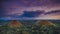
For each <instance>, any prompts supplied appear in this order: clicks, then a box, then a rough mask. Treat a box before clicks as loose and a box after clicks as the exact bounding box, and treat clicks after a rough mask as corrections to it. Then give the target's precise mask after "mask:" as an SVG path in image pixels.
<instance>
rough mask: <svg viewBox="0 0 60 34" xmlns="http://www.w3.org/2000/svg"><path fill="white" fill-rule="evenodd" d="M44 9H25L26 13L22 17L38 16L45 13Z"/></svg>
mask: <svg viewBox="0 0 60 34" xmlns="http://www.w3.org/2000/svg"><path fill="white" fill-rule="evenodd" d="M43 13H44V11H39V10H37V11H24V14H22V15H21V17H38V16H39V15H41V14H43Z"/></svg>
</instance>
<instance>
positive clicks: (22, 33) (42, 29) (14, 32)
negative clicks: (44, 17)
mask: <svg viewBox="0 0 60 34" xmlns="http://www.w3.org/2000/svg"><path fill="white" fill-rule="evenodd" d="M55 25H56V24H55ZM0 34H60V26H59V25H58V24H57V25H56V26H48V25H36V24H35V23H34V24H32V25H31V26H28V25H27V26H24V25H23V26H22V27H13V28H9V27H8V26H7V25H3V26H0Z"/></svg>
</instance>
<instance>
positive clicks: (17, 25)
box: [8, 20, 22, 27]
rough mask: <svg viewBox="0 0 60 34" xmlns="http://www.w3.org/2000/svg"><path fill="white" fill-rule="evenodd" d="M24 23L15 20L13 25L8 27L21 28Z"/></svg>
mask: <svg viewBox="0 0 60 34" xmlns="http://www.w3.org/2000/svg"><path fill="white" fill-rule="evenodd" d="M21 26H22V23H21V22H19V21H17V20H13V21H12V22H11V23H9V24H8V27H21Z"/></svg>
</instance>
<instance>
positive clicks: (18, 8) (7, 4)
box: [0, 0, 60, 19]
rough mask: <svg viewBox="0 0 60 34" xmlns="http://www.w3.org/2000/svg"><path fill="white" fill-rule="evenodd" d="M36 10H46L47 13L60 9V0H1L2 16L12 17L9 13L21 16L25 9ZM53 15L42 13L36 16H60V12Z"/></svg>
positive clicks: (0, 12)
mask: <svg viewBox="0 0 60 34" xmlns="http://www.w3.org/2000/svg"><path fill="white" fill-rule="evenodd" d="M36 10H40V11H42V10H44V11H45V13H46V12H49V11H53V10H60V0H3V1H1V10H0V14H1V16H0V17H3V16H4V17H6V18H12V17H11V16H7V15H16V16H21V15H23V14H24V12H23V11H36ZM52 15H53V16H52ZM52 15H50V14H48V15H44V14H41V15H39V16H36V17H35V18H37V17H39V18H41V17H43V18H46V16H52V17H48V18H60V16H59V15H60V14H59V13H57V14H56V13H54V14H52ZM26 18H27V17H26ZM28 18H29V17H28ZM48 18H47V19H48Z"/></svg>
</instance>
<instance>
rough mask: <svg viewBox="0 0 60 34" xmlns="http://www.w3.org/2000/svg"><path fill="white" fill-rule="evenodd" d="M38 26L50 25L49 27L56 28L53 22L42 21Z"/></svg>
mask: <svg viewBox="0 0 60 34" xmlns="http://www.w3.org/2000/svg"><path fill="white" fill-rule="evenodd" d="M37 25H48V26H52V25H54V26H55V24H53V23H52V22H50V21H48V20H43V21H40V22H38V23H37Z"/></svg>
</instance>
